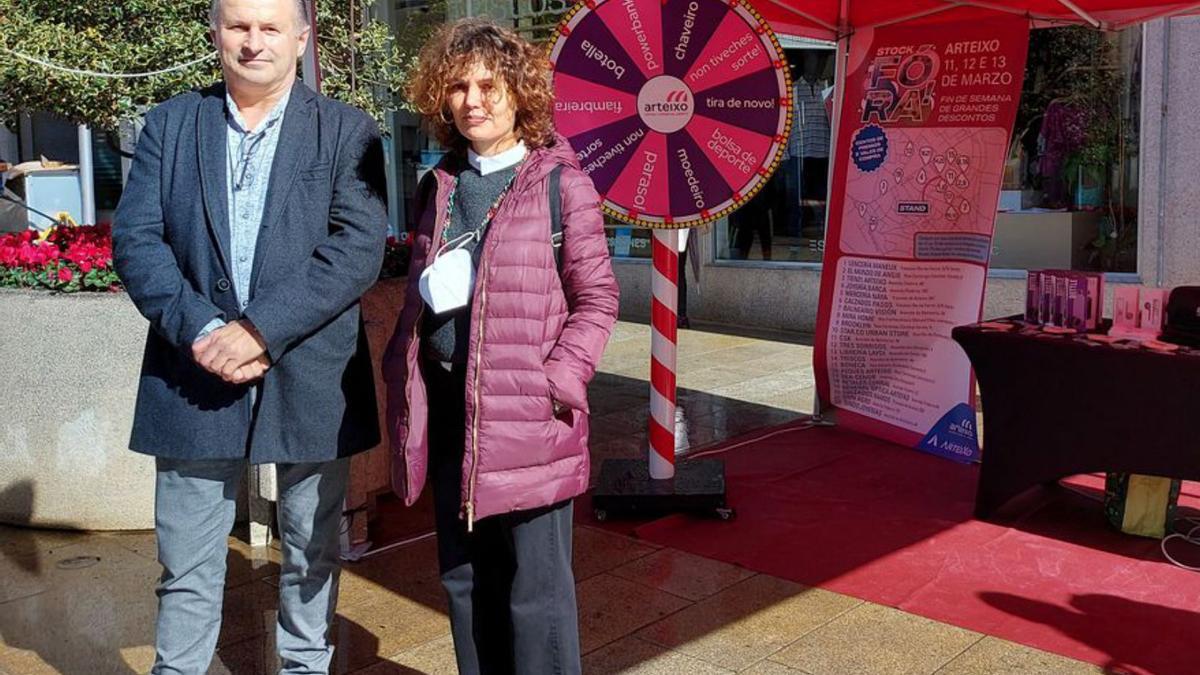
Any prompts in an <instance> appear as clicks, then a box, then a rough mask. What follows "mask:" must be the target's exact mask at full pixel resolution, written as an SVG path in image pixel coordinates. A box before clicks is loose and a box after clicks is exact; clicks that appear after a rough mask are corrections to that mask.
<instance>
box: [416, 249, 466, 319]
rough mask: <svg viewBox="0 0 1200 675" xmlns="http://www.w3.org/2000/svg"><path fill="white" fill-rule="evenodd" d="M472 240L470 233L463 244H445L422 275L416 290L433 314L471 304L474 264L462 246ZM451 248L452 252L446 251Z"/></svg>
mask: <svg viewBox="0 0 1200 675" xmlns="http://www.w3.org/2000/svg"><path fill="white" fill-rule="evenodd" d="M473 238H474V233H469V234H468V235H467V236H465V237H464V238H462V241H457V242H447V243H446V245H445V246H443V247H442V248H441V250H439V251H438V254H437V257H436V258H434V261H433V264H432V265H430V266H429V267H426V268H425V271H424V272H421V279H420V282H419V283H418V285H417V288H418V290H420V292H421V298H422V299H423V300H424V301H425V304H427V305H429V308H430V309H432V310H433V313H434V314H443V313H445V312H449V311H450V310H453V309H458V308H460V307H466V306H467V304H468V303H469V302H471V294H472V293H473V291H474V290H475V262H474V261H473V260H472V259H471V252H470V251H468V250H467V249H466V248H463V247H464V246H466V245H467V244H468V243H469V242H470V241H471V240H472V239H473ZM451 245H453V249H452V250H450V251H446V249H447V248H449V247H451ZM443 251H445V252H443Z"/></svg>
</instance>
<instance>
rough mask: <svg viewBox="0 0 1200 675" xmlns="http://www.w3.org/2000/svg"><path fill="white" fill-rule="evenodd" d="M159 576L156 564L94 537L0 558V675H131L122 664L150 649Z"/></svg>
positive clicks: (129, 665) (105, 540)
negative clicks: (4, 674)
mask: <svg viewBox="0 0 1200 675" xmlns="http://www.w3.org/2000/svg"><path fill="white" fill-rule="evenodd" d="M158 576H159V566H158V564H157V563H155V562H153V561H151V560H147V559H145V558H143V557H141V556H139V555H137V554H135V553H133V552H132V551H129V550H128V549H125V548H123V547H121V546H118V545H116V544H114V543H113V542H112V541H111V540H109V539H105V538H103V537H97V536H89V537H86V538H83V539H81V540H79V541H77V542H76V543H73V544H72V545H70V546H66V547H63V548H54V549H46V550H43V551H40V552H34V553H30V554H26V555H24V556H0V599H2V600H4V602H2V604H0V671H3V670H9V671H12V672H37V671H38V669H39V668H38V665H37V664H39V663H41V664H43V665H45V666H49V667H50V668H52V669H53V671H56V672H62V673H94V672H116V673H120V672H129V670H130V668H131V667H132V666H131V664H130V663H128V661H127V658H138V657H139V655H140V654H141V653H142V652H140V651H139V650H138V649H137V648H139V647H142V646H144V645H149V644H152V643H153V631H154V617H155V614H156V611H157V601H156V600H155V597H154V584H155V582H156V581H157V580H158ZM138 665H141V664H138ZM147 667H148V666H147Z"/></svg>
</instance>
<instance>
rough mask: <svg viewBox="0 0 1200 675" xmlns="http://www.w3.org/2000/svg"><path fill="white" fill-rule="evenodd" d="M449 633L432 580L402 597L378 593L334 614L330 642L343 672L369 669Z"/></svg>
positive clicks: (418, 583)
mask: <svg viewBox="0 0 1200 675" xmlns="http://www.w3.org/2000/svg"><path fill="white" fill-rule="evenodd" d="M449 632H450V620H449V619H448V618H447V616H446V601H445V595H444V594H443V592H442V589H441V586H440V584H439V583H438V582H437V581H436V579H428V580H426V581H415V582H412V583H410V584H409V586H408V587H407V588H406V589H405V591H404V594H403V595H399V594H397V593H396V592H379V593H376V594H374V596H373V597H371V598H370V599H369V600H367V601H366V602H360V603H358V604H356V605H353V606H351V607H347V608H345V609H339V610H338V619H337V624H336V625H335V627H334V636H335V637H334V642H335V643H336V644H337V648H338V650H339V652H340V653H339V656H338V658H339V663H342V664H343V665H344V667H345V669H346V670H347V671H352V670H356V669H359V668H363V667H366V666H369V665H372V664H373V663H375V662H376V661H378V660H380V659H385V658H387V657H389V656H392V655H394V654H398V653H400V652H402V651H405V650H407V649H411V648H413V647H416V646H418V645H422V644H425V643H426V642H429V641H430V640H433V639H434V638H438V637H441V636H443V635H446V634H447V633H449Z"/></svg>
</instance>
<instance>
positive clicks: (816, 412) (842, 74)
mask: <svg viewBox="0 0 1200 675" xmlns="http://www.w3.org/2000/svg"><path fill="white" fill-rule="evenodd" d="M836 59H837V60H836V61H835V67H834V70H833V82H834V86H833V115H831V116H830V125H829V126H830V136H831V138H830V142H829V158H830V159H829V175H828V177H827V178H826V182H825V246H824V248H822V249H821V269H822V270H823V272H822V273H824V272H825V271H828V270H826V269H825V262H826V258H827V257H828V251H829V247H830V245H831V244H832V245H833V246H837V242H830V241H829V218H830V213H829V201H830V200H829V195H830V194H832V193H833V180H834V175H835V174H836V173H837V165H838V162H839V161H840V153H839V150H840V148H841V145H840V139H839V138H838V137H839V136H840V135H841V129H842V102H843V99H844V98H845V96H846V78H847V77H848V76H849V75H850V73H849V69H850V35H849V34H845V33H844V34H840V35H839V37H838V41H837V56H836ZM822 408H823V406H822V405H821V393H820V389H817V393H815V394H814V395H813V413H812V417H813V421H814V422H816V423H818V424H819V423H822V422H823V421H824V417H823V414H822Z"/></svg>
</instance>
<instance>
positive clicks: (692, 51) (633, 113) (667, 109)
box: [550, 0, 791, 228]
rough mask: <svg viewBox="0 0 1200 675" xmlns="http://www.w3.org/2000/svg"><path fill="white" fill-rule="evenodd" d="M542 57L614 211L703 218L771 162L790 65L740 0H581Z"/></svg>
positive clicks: (786, 104)
mask: <svg viewBox="0 0 1200 675" xmlns="http://www.w3.org/2000/svg"><path fill="white" fill-rule="evenodd" d="M550 60H551V62H552V63H553V65H554V91H555V97H556V101H555V115H554V118H555V124H556V125H557V127H558V129H559V130H560V131H561V132H562V133H563V134H564V135H565V136H567V138H568V139H569V140H570V141H571V145H572V146H573V147H574V148H575V151H576V153H577V154H578V156H579V162H580V164H581V165H582V166H583V170H584V171H585V172H586V173H587V174H588V175H589V176H591V178H592V181H593V182H595V184H596V189H597V190H598V191H599V192H600V194H601V195H602V196H603V198H604V207H605V210H606V211H607V212H608V213H609V214H611V215H612V216H614V217H616V218H618V219H620V220H623V221H625V222H628V223H633V224H636V225H641V226H644V227H657V228H681V227H693V226H697V225H702V224H704V223H707V222H711V221H713V220H715V219H717V218H720V217H721V216H723V215H725V214H727V213H728V212H730V211H732V210H734V209H736V208H737V207H738V206H741V205H742V204H743V203H745V202H746V200H748V199H749V198H750V197H751V196H753V195H754V193H756V192H757V191H758V190H759V189H761V188H762V187H763V185H765V184H766V182H767V179H768V178H770V175H771V173H772V172H773V171H774V170H775V168H776V166H777V165H778V163H779V157H780V155H781V154H782V152H783V148H784V143H785V139H786V138H787V135H788V132H789V128H790V126H789V125H790V122H791V101H790V100H789V99H788V96H789V92H790V90H791V86H790V79H789V71H788V68H787V63H786V61H785V59H784V56H783V50H782V49H781V48H780V47H779V43H778V41H777V40H776V38H775V35H774V33H772V32H771V29H770V27H769V26H768V25H767V24H766V23H765V22H764V21H763V20H762V18H761V17H760V16H759V15H758V13H757V12H756V11H755V10H754V9H753V8H752V7H750V5H748V4H747V3H745V2H742V1H741V0H599V1H596V0H588V1H587V2H585V3H580V4H579V5H577V6H576V7H575V8H574V9H573V10H572V11H571V13H570V14H568V15H567V17H566V18H565V19H564V20H563V22H562V23H561V25H560V26H559V35H558V37H557V38H556V39H555V40H554V42H553V43H552V44H551V46H550Z"/></svg>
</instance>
